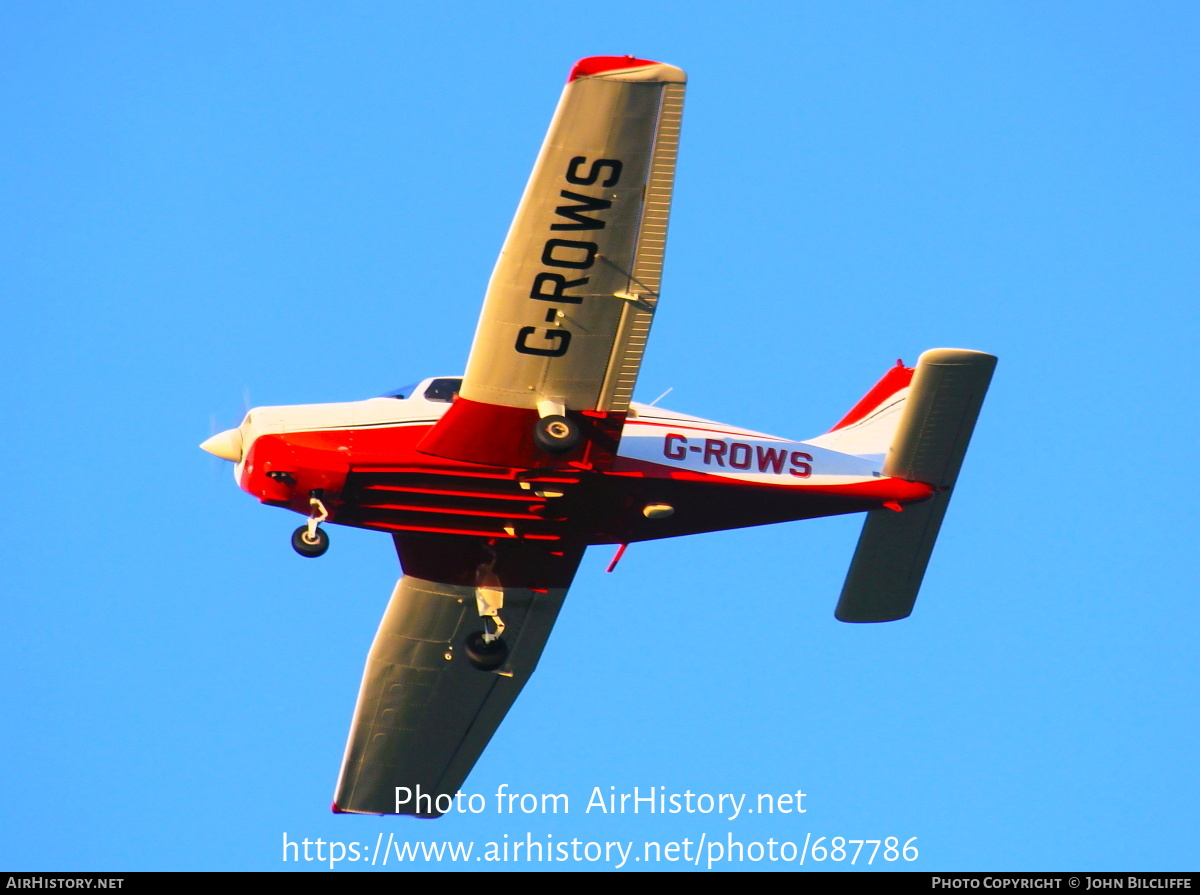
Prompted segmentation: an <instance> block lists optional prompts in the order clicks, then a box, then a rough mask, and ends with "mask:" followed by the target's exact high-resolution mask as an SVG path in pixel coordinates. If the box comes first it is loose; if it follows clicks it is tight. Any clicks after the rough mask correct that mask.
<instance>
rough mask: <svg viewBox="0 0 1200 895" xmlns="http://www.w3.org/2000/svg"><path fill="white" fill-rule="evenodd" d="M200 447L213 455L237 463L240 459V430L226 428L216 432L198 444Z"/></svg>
mask: <svg viewBox="0 0 1200 895" xmlns="http://www.w3.org/2000/svg"><path fill="white" fill-rule="evenodd" d="M200 449H201V450H205V451H208V452H209V453H210V454H212V455H213V456H214V457H220V458H221V459H222V460H230V461H232V462H234V463H237V462H239V461H240V460H241V459H242V430H241V429H226V430H225V431H224V432H218V433H217V434H216V435H214V436H213V437H212V438H210V439H208V441H206V442H204V444H202V445H200Z"/></svg>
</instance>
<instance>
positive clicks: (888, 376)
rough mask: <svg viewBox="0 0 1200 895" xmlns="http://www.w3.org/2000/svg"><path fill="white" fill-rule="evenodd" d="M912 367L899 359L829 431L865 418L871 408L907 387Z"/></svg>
mask: <svg viewBox="0 0 1200 895" xmlns="http://www.w3.org/2000/svg"><path fill="white" fill-rule="evenodd" d="M912 378H913V368H912V367H906V366H904V365H903V364H902V363H900V362H899V361H897V362H896V366H894V367H892V368H891V369H890V370H888V371H887V372H886V373H884V374H883V378H882V379H880V380H879V381H878V382H877V383H875V385H873V386H872V387H871V390H870V391H869V392H867V393H866V394H865V395H863V396H862V398H861V399H860V400H859V402H858V403H857V404H855V405H854V406H853V407H851V408H850V412H849V413H847V414H846V415H845V416H844V417H842V418H841V419H840V420H838V422H837V425H835V426H834V427H833V428H832V429H830V430H829V431H830V432H836V431H837V430H838V429H844V428H846V427H847V426H852V425H854V424H855V423H857V422H858V421H859V420H861V419H865V418H866V417H867V416H868V415H869V414H870V413H871V411H872V410H874V409H875V408H876V407H878V406H879V405H880V404H882V403H883V402H884V401H886V400H887V399H888V398H890V397H891V396H892V395H894V394H896V392H898V391H900V390H901V389H904V388H908V387H909V385H911V384H912Z"/></svg>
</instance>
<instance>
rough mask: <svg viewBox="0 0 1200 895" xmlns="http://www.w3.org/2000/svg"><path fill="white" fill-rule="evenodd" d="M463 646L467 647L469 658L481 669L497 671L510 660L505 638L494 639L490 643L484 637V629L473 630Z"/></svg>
mask: <svg viewBox="0 0 1200 895" xmlns="http://www.w3.org/2000/svg"><path fill="white" fill-rule="evenodd" d="M463 646H465V647H466V649H467V658H468V659H469V660H470V661H471V664H472V665H474V666H475V667H476V668H478V669H479V670H480V671H495V670H496V669H497V668H499V667H500V666H501V665H503V664H504V663H505V662H507V661H508V644H507V643H505V642H504V641H503V640H493V641H491V642H490V643H489V642H488V641H486V640H484V639H483V632H482V631H473V632H472V633H470V634H468V635H467V639H466V641H465V642H464V643H463Z"/></svg>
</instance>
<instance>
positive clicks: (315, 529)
mask: <svg viewBox="0 0 1200 895" xmlns="http://www.w3.org/2000/svg"><path fill="white" fill-rule="evenodd" d="M328 518H329V510H327V509H325V504H323V503H321V500H320V498H318V497H316V496H313V497H310V498H309V499H308V522H306V523H305V524H304V525H301V526H300V527H299V528H297V529H296V530H295V531H294V532H292V549H293V550H295V551H296V552H297V553H299V554H300V555H301V556H307V557H310V558H311V557H315V556H320V555H321V554H323V553H324V552H325V551H326V550H328V549H329V535H327V534H326V533H325V530H324V529H322V528H320V527H319V526H320V525H321V523H322V522H324V521H325V520H326V519H328Z"/></svg>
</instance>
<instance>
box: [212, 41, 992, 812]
mask: <svg viewBox="0 0 1200 895" xmlns="http://www.w3.org/2000/svg"><path fill="white" fill-rule="evenodd" d="M685 85H686V76H685V75H684V73H683V72H682V71H681V70H680V69H678V68H675V67H674V66H671V65H666V64H663V63H658V62H653V61H650V60H645V59H637V58H634V57H632V56H595V57H589V58H587V59H583V60H580V61H579V62H578V63H576V64H575V66H574V67H573V68H572V69H571V72H570V76H569V78H568V80H567V85H566V87H565V89H564V92H563V94H562V98H561V100H560V102H559V105H558V109H557V111H556V112H555V114H554V118H553V120H552V122H551V125H550V130H549V133H548V135H547V137H546V140H545V143H544V144H543V146H542V149H541V152H540V154H539V155H538V158H537V162H536V164H535V166H534V169H533V174H532V176H531V178H530V180H529V183H528V186H527V187H526V189H525V193H524V195H523V197H522V198H521V201H520V205H519V207H518V209H517V214H516V218H515V220H514V221H513V224H512V227H511V229H510V230H509V233H508V236H507V238H506V239H505V242H504V244H503V249H502V251H501V253H500V259H499V261H498V262H497V264H496V268H495V270H494V272H493V274H492V277H491V281H490V283H489V285H488V287H487V292H486V296H485V300H484V305H483V311H482V314H481V317H480V321H479V326H478V329H477V331H476V334H475V339H474V343H473V345H472V347H471V351H470V355H469V357H468V359H467V366H466V373H465V374H463V375H461V376H441V377H434V378H430V379H426V380H424V381H422V382H420V383H417V384H416V385H413V386H410V387H407V388H402V389H399V390H396V391H393V392H390V393H388V394H387V395H385V396H382V397H377V398H370V399H367V400H362V401H351V402H347V403H338V404H309V405H298V406H284V407H257V408H254V409H252V410H251V411H250V412H249V413H247V414H246V416H245V419H244V420H243V421H242V423H241V425H239V426H238V427H237V428H235V429H230V430H228V431H225V432H222V433H220V434H218V435H215V436H213V437H212V438H210V439H208V440H207V441H205V442H204V443H203V444H202V445H201V447H202V448H203V449H204V450H206V451H208V452H209V453H212V454H215V455H216V456H218V457H222V458H224V459H227V460H230V461H232V462H233V463H234V464H235V466H234V476H235V479H236V481H237V483H238V484H239V485H240V486H241V488H242V489H243V490H245V491H247V492H249V493H250V494H252V495H253V496H255V497H257V498H258V499H259V500H260V501H261V502H262V503H264V504H269V505H271V506H277V507H284V508H287V509H290V510H294V511H295V512H297V513H300V514H302V515H304V516H307V521H306V522H305V523H304V524H303V525H301V526H300V527H299V528H297V529H296V531H295V533H294V534H293V536H292V546H293V547H294V548H295V550H296V551H297V552H298V553H299V554H300V555H302V556H305V557H316V556H320V555H321V554H323V553H325V551H326V550H327V548H328V546H329V536H328V534H327V533H326V531H325V529H324V528H322V525H323V524H325V523H331V524H338V525H349V526H354V527H358V528H365V529H371V530H374V531H381V532H386V533H387V534H389V535H391V537H392V540H393V542H394V544H395V549H396V552H397V555H398V557H399V561H400V566H401V569H402V575H401V577H400V579H399V581H398V583H397V584H396V588H395V590H394V592H393V593H392V596H391V600H390V602H389V604H388V607H387V610H386V612H385V614H384V617H383V621H382V623H381V624H380V627H379V631H378V633H377V635H376V637H375V640H374V643H373V645H372V646H371V649H370V653H369V655H368V657H367V664H366V670H365V672H364V676H363V681H362V685H361V689H360V691H359V694H358V702H357V705H356V706H355V709H354V718H353V722H352V725H351V729H350V736H349V742H348V744H347V747H346V753H345V757H344V760H343V763H342V768H341V773H340V776H339V779H338V782H337V787H336V791H335V795H334V801H333V810H334V811H335V812H339V813H354V814H410V815H416V816H420V817H437V816H440V815H441V814H444V813H445V812H446V811H447V810H449V805H450V800H451V799H452V798H453V797H454V795H455V794H456V793H457V792H458V791H459V790H460V788H461V786H462V785H463V783H464V781H465V780H466V778H467V775H468V774H469V773H470V771H471V769H472V767H473V766H474V765H475V763H476V761H477V760H478V758H479V756H480V755H481V753H482V752H483V750H484V748H485V747H486V746H487V744H488V741H489V740H490V739H491V737H492V735H493V734H494V733H495V731H496V730H497V728H498V726H499V725H500V723H501V721H502V720H503V718H504V716H505V714H506V713H507V712H508V709H509V707H510V706H511V705H512V704H513V701H514V700H515V699H516V698H517V695H518V694H519V693H520V692H521V688H522V687H523V686H524V684H525V682H526V681H527V680H528V679H529V676H530V674H532V672H533V670H534V667H535V666H536V665H537V663H538V659H539V657H540V656H541V653H542V650H543V648H544V646H545V644H546V642H547V639H548V637H549V636H550V631H551V628H552V627H553V625H554V622H555V618H556V617H557V615H558V612H559V609H560V608H561V606H562V604H563V598H564V597H565V595H566V593H567V589H568V587H569V586H570V584H571V580H572V578H573V577H574V575H575V572H576V569H577V568H578V566H579V563H580V559H581V558H582V556H583V553H584V550H585V549H586V548H587V547H589V546H592V545H600V544H608V545H616V546H617V553H616V555H615V556H614V557H613V560H612V563H611V564H610V565H609V571H611V570H612V569H613V567H614V566H615V565H616V563H617V561H618V560H619V559H620V558H621V554H622V552H623V551H624V549H625V547H626V545H628V544H631V543H634V542H637V541H645V540H651V539H657V538H669V537H676V536H679V535H687V534H696V533H699V532H708V531H719V530H723V529H731V528H740V527H744V526H751V525H764V524H767V523H774V522H785V521H792V520H797V519H810V518H815V517H820V516H832V515H838V514H843V513H860V512H865V513H866V521H865V523H864V525H863V529H862V534H861V536H860V538H859V541H858V546H857V548H856V551H855V554H854V558H853V560H852V561H851V565H850V569H849V572H848V574H847V578H846V582H845V585H844V587H843V589H842V592H841V596H840V598H839V601H838V603H837V607H836V610H835V616H836V617H837V618H838V619H840V620H841V621H845V622H883V621H893V620H896V619H900V618H904V617H906V616H908V615H909V614H910V613H911V612H912V609H913V605H914V603H915V601H916V598H917V592H918V590H919V589H920V585H921V580H922V577H923V576H924V574H925V569H926V566H927V564H928V562H929V557H930V553H931V552H932V550H933V546H934V542H935V541H936V539H937V535H938V532H939V529H940V527H941V523H942V518H943V516H944V514H945V512H946V507H947V504H948V502H949V500H950V496H951V494H952V493H953V488H954V485H955V482H956V480H957V478H958V474H959V469H960V467H961V465H962V461H963V457H964V455H965V453H966V449H967V444H968V442H969V441H970V438H971V434H972V432H973V430H974V426H975V422H976V419H977V417H978V415H979V411H980V407H981V405H982V402H983V399H984V395H985V393H986V391H987V388H988V384H989V382H990V380H991V376H992V372H993V369H994V367H995V364H996V358H995V357H994V356H992V355H990V354H986V353H983V352H979V351H970V350H965V349H934V350H930V351H926V352H925V353H923V354H922V355H921V356H920V358H919V359H918V361H917V363H916V365H915V366H914V367H907V366H905V365H904V364H903V363H901V362H897V364H896V365H895V366H893V367H891V368H890V369H888V370H887V372H886V373H884V375H883V377H882V378H881V379H880V380H879V381H878V383H876V384H875V386H874V387H873V388H871V389H870V391H868V392H867V393H866V395H865V396H864V397H863V398H862V399H861V400H860V401H859V402H858V403H857V404H855V405H854V406H853V407H852V408H851V409H850V410H849V411H848V412H847V413H846V414H845V416H844V417H842V419H841V420H839V421H838V422H837V423H836V424H835V425H834V426H833V427H832V428H831V429H830V430H829V431H828V432H826V433H824V434H822V435H819V436H817V437H815V438H811V439H808V440H807V441H791V440H788V439H786V438H780V437H777V436H774V435H768V434H765V433H761V432H754V431H751V430H748V429H743V428H739V427H736V426H730V425H726V424H723V423H717V422H713V421H711V420H707V419H703V418H701V417H696V416H690V415H687V414H683V413H676V412H673V411H670V410H666V409H663V408H661V407H657V406H651V405H645V404H640V403H638V402H635V401H633V400H632V397H633V390H634V385H635V383H636V381H637V376H638V370H639V368H640V366H641V361H642V357H643V354H644V352H645V348H646V342H647V337H648V335H649V330H650V325H651V322H652V321H653V319H654V313H655V308H656V306H657V304H658V298H659V284H660V278H661V274H662V265H663V254H664V249H665V245H666V234H667V221H668V216H669V212H670V205H671V193H672V189H673V186H674V175H675V162H676V154H677V150H678V145H679V130H680V122H681V118H682V112H683V96H684V88H685ZM417 792H421V793H424V794H426V798H425V799H424V801H419V800H418V799H414V798H412V794H413V793H417Z"/></svg>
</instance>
